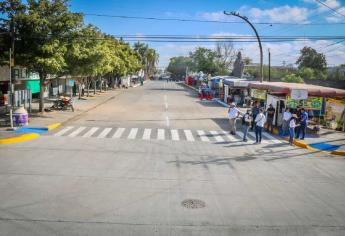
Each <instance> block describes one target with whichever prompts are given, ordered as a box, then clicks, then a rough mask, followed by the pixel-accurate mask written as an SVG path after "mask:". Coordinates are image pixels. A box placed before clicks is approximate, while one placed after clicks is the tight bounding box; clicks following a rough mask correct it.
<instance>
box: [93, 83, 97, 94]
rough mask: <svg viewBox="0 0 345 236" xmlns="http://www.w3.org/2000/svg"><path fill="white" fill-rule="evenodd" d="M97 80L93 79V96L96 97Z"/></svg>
mask: <svg viewBox="0 0 345 236" xmlns="http://www.w3.org/2000/svg"><path fill="white" fill-rule="evenodd" d="M96 82H97V81H96V80H95V79H93V94H94V95H95V94H96Z"/></svg>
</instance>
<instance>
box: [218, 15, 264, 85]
mask: <svg viewBox="0 0 345 236" xmlns="http://www.w3.org/2000/svg"><path fill="white" fill-rule="evenodd" d="M224 14H225V15H227V16H236V17H239V18H241V19H242V20H244V21H245V22H247V23H248V24H249V25H250V27H251V28H252V29H253V30H254V33H255V35H256V38H257V40H258V43H259V49H260V82H261V83H262V81H263V78H264V64H263V61H264V57H263V52H262V45H261V39H260V36H259V34H258V32H257V31H256V29H255V27H254V25H253V24H252V23H251V22H250V21H249V20H248V18H247V17H245V16H241V15H240V14H239V13H237V12H233V11H232V12H226V11H224Z"/></svg>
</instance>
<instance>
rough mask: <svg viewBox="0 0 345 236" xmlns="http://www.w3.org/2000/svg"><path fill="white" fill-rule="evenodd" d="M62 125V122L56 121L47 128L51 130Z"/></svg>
mask: <svg viewBox="0 0 345 236" xmlns="http://www.w3.org/2000/svg"><path fill="white" fill-rule="evenodd" d="M60 125H61V123H55V124H51V125H48V126H47V128H48V130H49V131H50V130H53V129H56V128H59V127H60Z"/></svg>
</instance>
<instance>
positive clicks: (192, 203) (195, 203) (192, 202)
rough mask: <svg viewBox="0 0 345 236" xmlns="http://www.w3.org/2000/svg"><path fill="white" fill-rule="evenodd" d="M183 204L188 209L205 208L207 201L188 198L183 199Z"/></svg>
mask: <svg viewBox="0 0 345 236" xmlns="http://www.w3.org/2000/svg"><path fill="white" fill-rule="evenodd" d="M182 206H184V207H186V208H188V209H197V208H204V207H205V206H206V203H205V202H203V201H201V200H198V199H186V200H184V201H182Z"/></svg>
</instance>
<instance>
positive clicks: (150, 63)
mask: <svg viewBox="0 0 345 236" xmlns="http://www.w3.org/2000/svg"><path fill="white" fill-rule="evenodd" d="M134 50H135V51H136V52H137V54H138V55H139V58H140V62H141V63H140V64H141V69H143V70H144V75H145V79H148V78H150V77H151V76H153V74H154V73H155V71H156V69H157V68H156V66H157V63H158V59H159V55H158V53H157V52H156V51H155V50H154V49H152V48H149V46H148V45H147V44H143V43H140V42H137V43H135V44H134Z"/></svg>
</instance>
